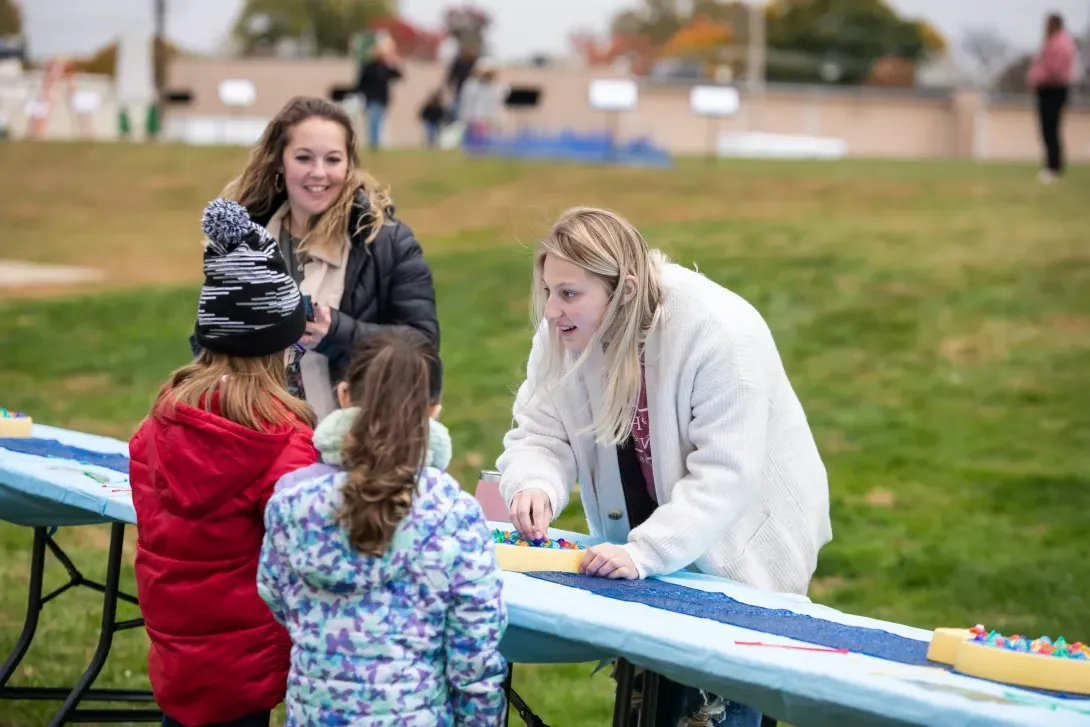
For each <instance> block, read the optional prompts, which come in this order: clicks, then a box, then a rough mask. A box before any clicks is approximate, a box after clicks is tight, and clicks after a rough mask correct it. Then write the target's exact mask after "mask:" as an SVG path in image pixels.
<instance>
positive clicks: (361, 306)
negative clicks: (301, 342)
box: [190, 190, 443, 399]
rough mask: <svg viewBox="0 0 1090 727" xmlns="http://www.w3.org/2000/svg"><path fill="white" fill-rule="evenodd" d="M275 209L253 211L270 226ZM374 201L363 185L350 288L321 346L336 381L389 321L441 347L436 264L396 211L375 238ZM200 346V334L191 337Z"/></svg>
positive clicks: (434, 389) (438, 375)
mask: <svg viewBox="0 0 1090 727" xmlns="http://www.w3.org/2000/svg"><path fill="white" fill-rule="evenodd" d="M279 207H280V205H279V204H276V205H274V206H273V208H272V209H273V212H270V213H267V214H263V215H253V220H254V222H256V223H258V224H259V225H261V226H262V227H266V226H268V224H269V221H270V220H271V219H272V216H273V214H274V213H275V210H276V209H278V208H279ZM369 209H370V203H369V202H368V200H367V197H366V196H365V195H364V193H363V190H360V191H358V192H356V200H355V203H354V204H353V207H352V216H351V218H350V220H349V225H348V229H349V230H356V229H357V228H359V232H358V233H356V234H354V235H352V236H351V245H352V248H351V250H349V253H348V267H347V269H346V270H345V273H344V293H343V295H342V296H341V304H340V308H339V310H333V311H331V313H332V317H333V320H332V322H331V324H330V326H329V333H328V334H326V336H325V338H323V339H322V342H321V343H319V344H318V347H317V348H316V349H315V350H317V351H318V353H320V354H322V355H323V356H326V357H327V358H328V359H329V369H330V371H329V375H330V379H331V380H332V381H340V380H341V378H342V377H343V376H344V372H345V369H346V368H347V367H348V360H349V357H350V356H351V353H352V350H353V347H354V346H355V345H356V344H358V343H359V342H361V341H362V340H363V339H364V338H366V336H367V335H368V334H369V333H374V332H376V331H379V330H381V329H382V328H385V327H387V326H412V327H413V328H416V329H417V330H419V331H421V332H422V333H423V334H424V335H426V336H427V337H428V339H429V340H430V341H431V342H432V344H433V345H434V346H435V349H436V351H438V350H439V318H438V316H437V315H436V312H435V285H434V283H433V282H432V274H431V267H430V266H429V265H428V263H427V261H426V260H425V259H424V251H423V250H422V249H421V248H420V243H419V242H417V240H416V236H415V235H413V231H412V229H410V228H409V226H408V225H406V224H405V223H404V222H402V221H401V220H398V219H397V218H396V217H394V216H393V210H390V211H389V213H388V216H387V222H386V224H385V225H383V226H382V228H381V229H380V230H379V232H378V235H377V236H376V237H375V239H374V240H372V241H371V242H370V243H368V242H366V239H367V237H368V235H369V234H370V232H371V227H370V226H369V225H367V224H364V225H363V227H362V228H360V227H359V224H360V217H361V215H368V210H369ZM190 341H191V345H192V346H194V354H196V352H197V350H198V349H197V348H196V347H195V346H196V343H195V341H194V339H192V338H191V339H190ZM431 379H432V381H431V395H432V397H433V399H438V398H439V395H440V393H441V392H442V387H443V367H442V363H441V362H439V361H436V363H435V365H434V366H433V367H432V371H431Z"/></svg>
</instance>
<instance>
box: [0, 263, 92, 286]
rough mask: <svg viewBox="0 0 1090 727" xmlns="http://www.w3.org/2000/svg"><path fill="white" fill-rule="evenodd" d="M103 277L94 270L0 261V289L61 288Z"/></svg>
mask: <svg viewBox="0 0 1090 727" xmlns="http://www.w3.org/2000/svg"><path fill="white" fill-rule="evenodd" d="M103 277H104V275H103V272H102V271H101V270H96V269H94V268H82V267H73V266H69V265H43V264H41V263H32V262H26V261H23V260H0V288H26V287H34V286H42V285H52V286H62V285H71V284H74V283H87V282H92V281H98V280H101V279H102V278H103Z"/></svg>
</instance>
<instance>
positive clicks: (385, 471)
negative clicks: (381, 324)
mask: <svg viewBox="0 0 1090 727" xmlns="http://www.w3.org/2000/svg"><path fill="white" fill-rule="evenodd" d="M435 358H437V356H436V353H435V349H434V347H433V346H432V345H431V343H430V342H429V341H428V339H427V338H426V337H425V336H424V334H422V333H420V332H419V331H416V330H415V329H411V328H394V329H391V330H389V331H383V332H380V333H375V334H372V335H370V336H368V337H367V338H366V339H365V341H364V343H363V345H362V347H361V348H360V349H359V350H358V351H357V352H356V353H355V354H354V355H353V357H352V359H351V361H350V362H349V364H348V369H347V370H346V372H345V376H344V381H345V383H346V384H347V385H348V396H349V399H350V400H351V402H352V405H353V406H356V407H359V415H358V416H357V417H356V419H355V421H354V422H353V423H352V426H351V428H350V429H349V431H348V434H347V435H346V436H345V438H344V443H343V444H342V446H341V463H342V466H343V467H344V468H345V470H347V472H348V478H347V480H346V481H345V483H344V486H343V489H342V497H343V502H342V505H341V509H340V512H339V517H340V520H341V523H342V524H343V525H344V527H345V528H346V529H347V530H348V536H349V541H350V542H351V543H352V545H353V547H355V548H356V549H357V550H359V551H360V552H361V553H367V554H370V555H374V556H376V557H381V556H382V555H383V554H384V553H385V552H386V550H387V548H389V546H390V542H391V541H392V540H393V537H394V531H395V530H396V529H397V526H398V524H399V523H400V522H401V520H402V519H403V518H404V517H405V516H406V515H407V514H408V513H409V509H410V508H411V507H412V501H413V492H414V491H415V489H416V481H417V477H418V476H419V474H420V470H421V469H422V468H423V466H424V461H425V459H424V458H425V455H426V454H427V448H428V414H429V410H430V405H429V401H428V399H429V395H428V392H429V383H430V382H429V370H430V367H431V362H432V360H433V359H435Z"/></svg>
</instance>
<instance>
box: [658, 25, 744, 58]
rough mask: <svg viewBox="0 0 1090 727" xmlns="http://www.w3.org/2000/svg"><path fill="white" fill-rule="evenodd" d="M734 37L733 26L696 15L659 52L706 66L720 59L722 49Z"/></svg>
mask: <svg viewBox="0 0 1090 727" xmlns="http://www.w3.org/2000/svg"><path fill="white" fill-rule="evenodd" d="M733 39H734V28H733V27H732V26H731V25H729V24H727V23H720V22H716V21H714V20H712V19H711V18H709V17H708V16H707V15H703V14H701V15H697V16H695V17H694V18H693V19H692V21H690V22H689V23H687V24H686V25H683V26H682V27H681V28H680V29H679V30H678V31H677V32H676V33H674V35H673V36H672V37H671V38H670V39H669V40H668V41H666V44H665V45H663V47H662V50H661V51H660V54H661V55H663V56H669V57H674V58H685V59H689V60H698V61H700V62H701V63H703V64H705V65H706V66H708V67H711V66H712V65H713V64H715V63H716V61H722V60H724V58H723V51H724V50H725V49H726V47H727V46H728V45H729V44H730V43H731V41H732V40H733Z"/></svg>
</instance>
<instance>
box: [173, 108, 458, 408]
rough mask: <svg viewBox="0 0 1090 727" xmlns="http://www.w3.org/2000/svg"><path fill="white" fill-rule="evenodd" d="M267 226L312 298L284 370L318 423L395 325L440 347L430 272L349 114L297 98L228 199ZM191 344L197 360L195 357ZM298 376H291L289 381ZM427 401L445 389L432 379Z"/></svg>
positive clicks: (259, 147)
mask: <svg viewBox="0 0 1090 727" xmlns="http://www.w3.org/2000/svg"><path fill="white" fill-rule="evenodd" d="M224 196H226V197H228V198H230V199H233V200H235V201H237V202H239V203H240V204H242V205H243V206H244V207H245V208H246V209H247V210H248V211H249V213H250V216H251V218H253V220H254V221H255V222H257V223H258V224H260V225H262V226H264V227H265V228H266V229H267V230H268V231H269V234H270V235H272V237H273V239H274V240H277V241H278V242H279V243H280V251H281V254H282V255H283V256H284V260H285V261H287V263H288V269H289V271H290V272H291V274H292V276H293V277H294V278H295V280H296V282H297V283H298V284H299V288H300V289H301V290H302V292H303V293H304V294H306V295H309V296H310V299H311V301H312V305H313V319H312V320H310V321H308V323H307V328H306V334H305V335H304V336H303V338H302V339H300V341H299V348H300V349H302V350H305V353H304V354H303V355H302V357H301V358H300V359H299V360H298V361H297V362H296V361H293V362H291V364H290V365H289V386H290V388H291V390H292V393H293V394H295V395H297V396H299V397H300V398H305V399H306V401H307V403H308V404H310V405H311V406H312V407H313V408H314V410H315V412H316V413H317V415H318V418H319V419H322V418H323V417H325V415H326V414H328V413H330V412H331V411H333V410H334V409H336V408H337V403H336V399H335V397H334V389H335V388H336V385H337V383H338V382H339V381H340V380H341V378H342V376H343V374H344V370H345V368H346V367H347V365H348V359H349V354H350V353H351V351H352V349H353V347H354V346H355V345H356V344H357V343H358V342H360V341H362V340H363V339H364V338H365V337H366V336H368V335H370V334H371V333H373V332H375V331H378V330H380V329H382V328H383V327H385V326H391V325H407V326H410V327H412V328H416V329H418V330H420V331H421V332H422V333H424V335H426V336H427V337H428V340H429V341H430V342H431V343H432V345H434V346H435V347H436V349H438V348H439V320H438V317H437V315H436V310H435V288H434V285H433V282H432V274H431V269H430V267H429V266H428V263H427V261H425V259H424V255H423V251H422V250H421V248H420V244H419V243H418V242H417V240H416V237H415V236H414V235H413V231H412V230H411V229H410V228H409V226H408V225H406V224H405V223H404V222H402V221H401V220H399V219H397V218H396V217H395V216H394V205H393V202H392V201H391V199H390V196H389V193H388V192H387V190H386V189H385V188H383V187H382V186H380V185H379V183H378V182H376V181H375V179H373V178H372V177H371V176H370V175H369V174H367V172H365V171H364V169H363V168H362V166H361V164H360V159H359V155H358V153H357V141H356V134H355V131H354V129H353V127H352V123H351V120H350V119H349V118H348V115H347V114H346V113H345V112H344V111H343V110H342V109H341V108H340V107H339V106H337V105H336V104H334V103H331V102H329V101H326V100H325V99H321V98H309V97H298V98H294V99H292V100H291V101H289V102H288V103H287V105H285V106H284V108H283V109H281V111H280V113H279V114H277V116H276V118H274V119H273V120H272V121H271V122H269V125H268V126H267V127H266V128H265V132H264V134H262V136H261V139H260V140H259V141H258V143H257V145H256V146H255V147H254V150H253V152H252V153H251V155H250V159H249V161H248V162H247V164H246V167H245V168H244V169H243V170H242V173H241V174H240V175H239V176H238V178H236V179H235V180H233V181H232V182H231V183H230V184H229V185H228V186H227V189H226V190H225V191H224ZM191 345H192V346H194V354H196V353H198V352H199V351H198V350H197V349H196V347H195V342H193V339H191ZM293 374H294V375H293ZM432 374H433V375H432V379H433V381H432V397H433V398H436V399H437V398H438V396H439V392H440V390H441V387H442V371H441V366H440V365H439V364H437V367H436V370H435V371H433V372H432Z"/></svg>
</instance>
